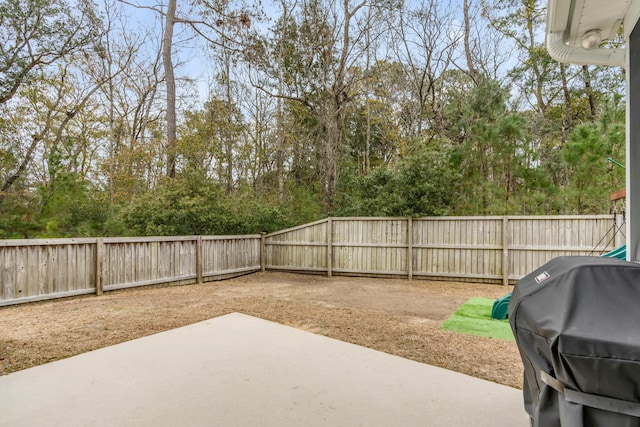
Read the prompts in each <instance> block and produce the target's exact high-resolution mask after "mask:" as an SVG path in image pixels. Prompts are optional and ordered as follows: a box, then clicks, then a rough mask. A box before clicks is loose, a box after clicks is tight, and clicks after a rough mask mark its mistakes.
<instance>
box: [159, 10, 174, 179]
mask: <svg viewBox="0 0 640 427" xmlns="http://www.w3.org/2000/svg"><path fill="white" fill-rule="evenodd" d="M175 20H176V0H169V6H168V8H167V15H166V21H165V29H164V34H163V37H162V60H163V64H164V73H165V81H166V85H167V112H166V120H167V146H166V149H167V176H168V177H170V178H173V177H175V176H176V153H175V148H176V139H177V130H176V129H177V124H176V79H175V75H174V73H173V59H172V58H171V49H172V47H173V26H174V24H175Z"/></svg>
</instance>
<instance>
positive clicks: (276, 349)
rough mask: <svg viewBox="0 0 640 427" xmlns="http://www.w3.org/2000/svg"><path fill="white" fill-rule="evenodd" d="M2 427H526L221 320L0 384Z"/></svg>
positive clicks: (408, 373)
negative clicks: (497, 426) (498, 426)
mask: <svg viewBox="0 0 640 427" xmlns="http://www.w3.org/2000/svg"><path fill="white" fill-rule="evenodd" d="M0 425H2V426H12V427H18V426H30V427H31V426H225V427H227V426H261V427H262V426H265V427H266V426H278V427H287V426H345V427H351V426H368V427H369V426H374V427H375V426H405V427H410V426H474V427H483V426H487V427H489V426H491V427H494V426H496V425H501V426H512V427H518V426H523V427H525V426H528V425H529V422H528V417H527V416H526V414H525V412H524V409H523V404H522V393H521V391H519V390H516V389H513V388H510V387H506V386H502V385H498V384H495V383H491V382H488V381H484V380H480V379H477V378H473V377H470V376H467V375H463V374H459V373H456V372H451V371H447V370H445V369H441V368H437V367H433V366H429V365H425V364H422V363H418V362H414V361H411V360H407V359H403V358H400V357H396V356H391V355H388V354H385V353H381V352H378V351H374V350H371V349H368V348H364V347H360V346H356V345H353V344H348V343H345V342H342V341H338V340H334V339H331V338H326V337H323V336H319V335H314V334H311V333H308V332H304V331H301V330H298V329H294V328H291V327H287V326H283V325H280V324H277V323H273V322H268V321H265V320H262V319H257V318H254V317H250V316H246V315H243V314H238V313H234V314H230V315H226V316H222V317H217V318H214V319H210V320H207V321H204V322H200V323H197V324H193V325H189V326H185V327H183V328H178V329H174V330H171V331H168V332H164V333H160V334H156V335H152V336H149V337H144V338H140V339H137V340H133V341H129V342H125V343H123V344H119V345H115V346H112V347H107V348H104V349H100V350H96V351H92V352H89V353H85V354H82V355H79V356H75V357H71V358H69V359H65V360H60V361H57V362H53V363H49V364H46V365H41V366H37V367H34V368H30V369H26V370H24V371H19V372H16V373H13V374H10V375H7V376H4V377H0Z"/></svg>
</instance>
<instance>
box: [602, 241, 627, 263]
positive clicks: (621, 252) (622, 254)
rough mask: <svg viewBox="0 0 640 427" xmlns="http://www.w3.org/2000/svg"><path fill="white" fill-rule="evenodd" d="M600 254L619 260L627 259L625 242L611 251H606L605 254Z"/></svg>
mask: <svg viewBox="0 0 640 427" xmlns="http://www.w3.org/2000/svg"><path fill="white" fill-rule="evenodd" d="M602 256H605V257H608V258H618V259H621V260H623V261H624V260H626V259H627V245H626V243H625V244H624V245H622V246H620V247H619V248H617V249H614V250H612V251H611V252H607V253H606V254H603V255H602Z"/></svg>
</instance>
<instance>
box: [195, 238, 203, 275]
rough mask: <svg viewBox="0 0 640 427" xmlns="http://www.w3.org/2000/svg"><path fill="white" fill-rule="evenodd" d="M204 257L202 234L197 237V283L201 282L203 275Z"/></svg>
mask: <svg viewBox="0 0 640 427" xmlns="http://www.w3.org/2000/svg"><path fill="white" fill-rule="evenodd" d="M202 258H203V254H202V236H197V237H196V283H197V284H201V283H202V280H203V277H202V262H203V260H202Z"/></svg>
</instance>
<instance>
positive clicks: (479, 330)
mask: <svg viewBox="0 0 640 427" xmlns="http://www.w3.org/2000/svg"><path fill="white" fill-rule="evenodd" d="M494 301H495V300H493V299H489V298H471V299H470V300H469V301H467V302H465V303H464V304H463V305H462V306H460V308H458V309H457V310H456V311H455V312H454V313H453V314H452V315H451V316H449V318H448V319H447V320H445V321H444V322H443V323H442V325H440V328H441V329H443V330H445V331H455V332H459V333H461V334H470V335H478V336H481V337H488V338H498V339H501V340H507V341H515V339H514V338H513V332H511V327H510V326H509V320H508V319H506V320H497V319H492V318H491V308H492V307H493V302H494Z"/></svg>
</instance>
